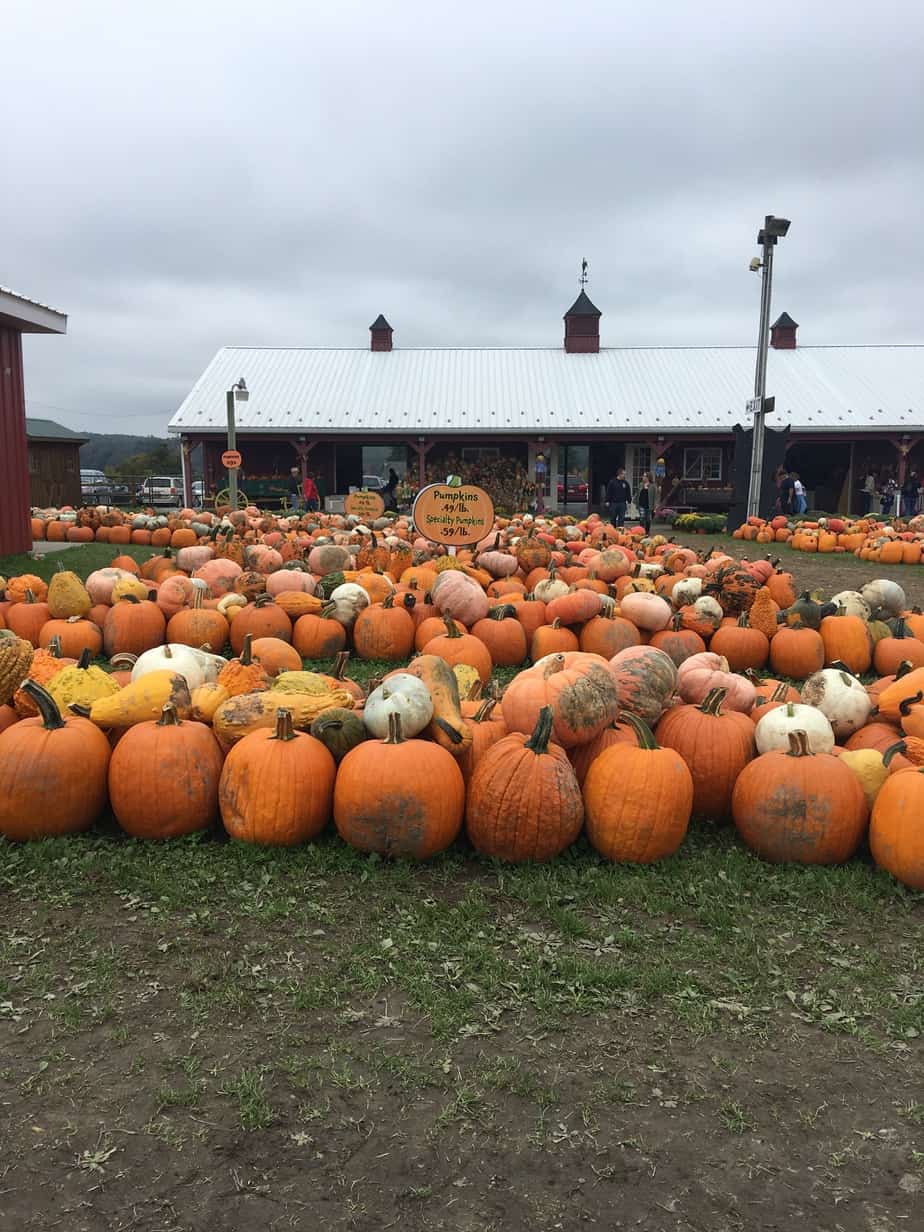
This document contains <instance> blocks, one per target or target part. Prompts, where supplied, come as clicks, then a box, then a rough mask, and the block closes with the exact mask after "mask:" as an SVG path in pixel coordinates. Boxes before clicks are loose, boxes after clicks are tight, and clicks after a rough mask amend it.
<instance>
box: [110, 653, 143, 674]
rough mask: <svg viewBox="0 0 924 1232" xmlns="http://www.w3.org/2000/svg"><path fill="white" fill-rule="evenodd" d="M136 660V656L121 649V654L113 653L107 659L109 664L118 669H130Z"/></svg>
mask: <svg viewBox="0 0 924 1232" xmlns="http://www.w3.org/2000/svg"><path fill="white" fill-rule="evenodd" d="M137 662H138V656H137V655H133V654H129V652H128V651H127V650H123V651H122V653H121V654H114V655H113V656H112V658H111V659H110V660H109V666H110V667H112V668H115V670H116V671H117V672H118V671H126V670H128V671H131V669H132V668H133V667H134V666H135V664H136V663H137Z"/></svg>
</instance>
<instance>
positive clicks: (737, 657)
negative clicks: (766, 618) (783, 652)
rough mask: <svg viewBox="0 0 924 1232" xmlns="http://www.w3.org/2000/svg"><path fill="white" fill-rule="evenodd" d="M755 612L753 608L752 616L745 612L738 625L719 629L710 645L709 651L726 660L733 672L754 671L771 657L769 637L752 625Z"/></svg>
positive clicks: (724, 626)
mask: <svg viewBox="0 0 924 1232" xmlns="http://www.w3.org/2000/svg"><path fill="white" fill-rule="evenodd" d="M753 611H754V609H753V608H752V609H751V613H750V614H749V613H747V612H743V613H742V614H741V616H740V617H739V618H738V623H737V624H734V625H723V626H722V628H720V629H717V630H716V631H715V633H714V634H713V635H712V640H711V641H710V643H709V649H710V650H711V651H712V652H713V654H717V655H721V656H722V658H724V659H726V660H727V662H728V667H729V670H730V671H732V672H743V671H747V670H748V669H750V670H752V671H754V670H756V669H758V668H761V667H763V666H764V664H765V663H766V662H767V659H768V658H769V656H770V641H769V639H768V637H767V635H766V634H765V633H762V632H761V630H760V629H757V628H755V627H754V626H753V624H752V620H753ZM774 632H776V630H775V629H774Z"/></svg>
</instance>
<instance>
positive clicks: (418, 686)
mask: <svg viewBox="0 0 924 1232" xmlns="http://www.w3.org/2000/svg"><path fill="white" fill-rule="evenodd" d="M392 714H398V715H400V716H401V730H402V732H404V734H405V735H406V736H407V737H408V738H409V739H411V738H413V737H414V736H417V735H419V734H420V733H421V732H422V731H423V730H424V728H425V727H426V726H427V724H428V723H429V722H430V720H431V719H432V718H433V700H432V698H431V697H430V694H429V692H428V691H427V687H426V685H425V684H424V683H423V681H422V680H420V679H418V677H417V676H412V675H410V674H409V673H408V672H398V673H397V674H396V675H394V676H389V678H388V680H386V681H384V682H383V683H382V684H380V685H379V686H378V688H376V689H373V690H372V692H371V693H370V694H369V696H368V697H367V698H366V704H365V706H364V707H363V722H364V723H365V725H366V729H367V730H368V732H369V733H370V735H372V736H376V737H377V738H378V739H380V740H384V739H385V737H386V736H387V735H388V723H389V717H390V716H391V715H392Z"/></svg>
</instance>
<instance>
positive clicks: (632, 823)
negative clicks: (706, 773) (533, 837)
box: [584, 715, 693, 864]
mask: <svg viewBox="0 0 924 1232" xmlns="http://www.w3.org/2000/svg"><path fill="white" fill-rule="evenodd" d="M626 721H627V722H628V723H629V725H630V726H631V727H632V728H633V730H634V731H635V732H636V737H637V740H638V744H637V745H635V746H633V745H631V744H628V743H620V744H614V745H612V746H611V747H610V748H608V749H605V750H604V751H603V752H602V753H601V754H600V755H599V757H597V758H596V760H595V761H594V762H593V764H592V765H591V767H590V769H589V770H588V772H587V777H586V778H585V780H584V809H585V818H586V825H587V837H588V839H589V840H590V842H591V844H592V845H593V847H594V848H595V849H596V850H597V851H599V852H600V854H601V855H602V856H605V857H606V859H608V860H616V861H620V862H626V863H632V864H650V863H653V862H654V861H655V860H662V859H665V858H666V857H667V856H670V855H673V853H674V852H675V851H676V850H677V848H678V847H679V846H680V844H681V843H682V842H683V840H684V838H685V837H686V833H687V827H688V825H689V821H690V813H691V811H692V808H693V779H692V777H691V775H690V771H689V768H688V766H687V764H686V762H685V761H684V760H683V758H682V757H681V756H680V754H679V753H677V752H675V751H674V750H673V749H661V748H659V747H658V745H657V743H656V741H655V739H654V736H653V735H652V733H651V730H650V729H649V728H648V726H647V725H646V724H645V723H643V722H642V721H641V720H640V719H637V718H636V717H635V716H634V715H628V716H627V719H626Z"/></svg>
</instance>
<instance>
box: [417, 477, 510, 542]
mask: <svg viewBox="0 0 924 1232" xmlns="http://www.w3.org/2000/svg"><path fill="white" fill-rule="evenodd" d="M411 516H412V518H413V520H414V525H415V527H416V528H417V531H418V533H419V534H421V535H423V536H424V538H425V539H429V540H430V541H431V543H442V544H444V545H445V546H447V547H450V548H468V547H473V546H474V545H475V544H476V543H479V542H480V541H481V540H482V539H484V537H485V535H487V534H489V533H490V531H491V530H492V528H493V526H494V502H493V501H492V500H491V498H490V496H489V495H488V494H487V492H485V490H484V489H483V488H476V487H473V486H471V485H466V484H463V485H461V486H459V487H456V486H450V485H449V484H445V483H431V484H429V485H428V486H427V487H425V488H421V490H420V491H419V492H418V493H417V499H416V500H415V501H414V508H413V510H412V511H411Z"/></svg>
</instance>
